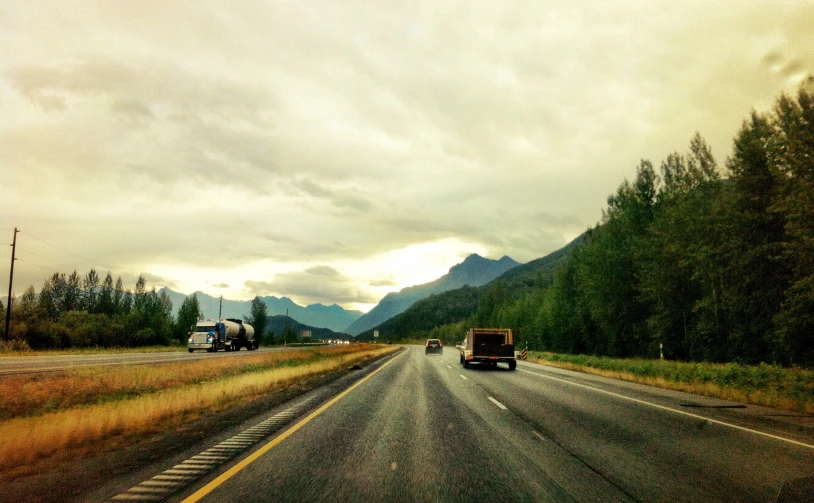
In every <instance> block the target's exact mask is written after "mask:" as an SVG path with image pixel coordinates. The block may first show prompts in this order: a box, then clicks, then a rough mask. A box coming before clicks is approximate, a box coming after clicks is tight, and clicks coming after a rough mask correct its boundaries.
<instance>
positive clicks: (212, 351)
mask: <svg viewBox="0 0 814 503" xmlns="http://www.w3.org/2000/svg"><path fill="white" fill-rule="evenodd" d="M206 352H207V353H214V352H215V348H206Z"/></svg>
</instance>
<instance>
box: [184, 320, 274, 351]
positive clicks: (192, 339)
mask: <svg viewBox="0 0 814 503" xmlns="http://www.w3.org/2000/svg"><path fill="white" fill-rule="evenodd" d="M188 348H189V352H190V353H191V352H193V351H195V350H196V349H205V350H206V351H208V352H210V353H211V352H214V351H218V350H219V349H223V350H224V351H240V348H246V349H247V350H249V351H254V350H255V349H257V348H258V341H257V340H256V339H255V338H254V327H252V326H251V325H249V324H248V323H243V321H242V320H239V319H232V318H228V319H220V320H217V321H215V320H206V321H199V322H198V323H196V325H195V331H194V332H192V333H191V334H190V335H189V344H188Z"/></svg>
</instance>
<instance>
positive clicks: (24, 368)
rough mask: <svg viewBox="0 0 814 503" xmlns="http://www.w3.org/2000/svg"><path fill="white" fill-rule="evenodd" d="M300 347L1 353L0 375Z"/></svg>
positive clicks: (189, 358)
mask: <svg viewBox="0 0 814 503" xmlns="http://www.w3.org/2000/svg"><path fill="white" fill-rule="evenodd" d="M289 349H302V347H285V348H260V349H257V350H255V351H247V350H246V349H242V350H241V351H218V352H215V353H207V352H206V351H203V350H202V351H195V352H193V353H189V352H187V351H186V350H184V351H183V352H180V351H167V352H159V353H118V354H114V353H103V354H85V355H49V356H4V357H2V358H0V376H3V375H12V374H30V373H37V372H54V371H59V370H65V369H67V368H70V367H90V366H97V365H143V364H152V363H169V362H183V361H190V360H202V359H205V358H222V357H224V356H237V355H241V356H248V355H253V354H256V353H261V352H270V351H285V350H289Z"/></svg>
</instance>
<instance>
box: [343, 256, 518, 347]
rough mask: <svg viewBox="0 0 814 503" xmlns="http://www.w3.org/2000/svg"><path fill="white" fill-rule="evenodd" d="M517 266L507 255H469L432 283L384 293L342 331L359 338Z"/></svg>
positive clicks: (486, 281)
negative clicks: (419, 305)
mask: <svg viewBox="0 0 814 503" xmlns="http://www.w3.org/2000/svg"><path fill="white" fill-rule="evenodd" d="M517 265H519V263H518V262H515V261H514V260H512V259H511V258H509V257H507V256H504V257H502V258H501V259H500V260H492V259H488V258H484V257H481V256H480V255H478V254H477V253H473V254H472V255H470V256H468V257H466V259H464V261H463V262H461V263H460V264H457V265H454V266H452V267H451V268H450V270H449V272H448V273H447V274H445V275H443V276H441V277H440V278H438V279H436V280H434V281H430V282H429V283H424V284H422V285H415V286H410V287H407V288H404V289H402V290H400V291H398V292H391V293H388V294H387V295H385V296H384V298H383V299H382V300H381V301H380V302H379V303H378V304H377V305H376V307H374V308H373V309H371V310H370V311H369V312H368V313H367V314H363V315H362V316H360V317H359V318H358V319H357V320H355V321H354V322H353V323H351V324H350V325H349V326H348V327H347V328H345V330H344V332H346V333H349V334H351V335H353V336H356V335H359V334H361V333H362V332H365V331H366V330H370V329H371V328H373V327H375V326H377V325H379V324H381V323H384V322H385V321H387V320H389V319H390V318H392V317H393V316H396V315H398V314H401V313H403V312H404V311H405V310H407V309H408V308H409V307H410V306H412V305H413V304H415V303H416V302H417V301H419V300H422V299H426V298H427V297H429V296H431V295H436V294H439V293H443V292H446V291H449V290H454V289H456V288H461V287H463V286H465V285H469V286H473V287H474V286H481V285H485V284H486V283H489V282H490V281H492V280H493V279H495V278H497V277H498V276H500V275H501V274H503V273H505V272H506V271H508V270H510V269H512V268H514V267H516V266H517Z"/></svg>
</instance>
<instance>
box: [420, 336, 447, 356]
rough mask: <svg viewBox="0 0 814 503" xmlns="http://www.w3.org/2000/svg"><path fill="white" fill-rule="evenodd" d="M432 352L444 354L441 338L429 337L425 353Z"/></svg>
mask: <svg viewBox="0 0 814 503" xmlns="http://www.w3.org/2000/svg"><path fill="white" fill-rule="evenodd" d="M431 353H438V354H444V346H443V344H441V341H440V340H439V339H427V344H426V345H425V346H424V354H425V355H428V354H431Z"/></svg>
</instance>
